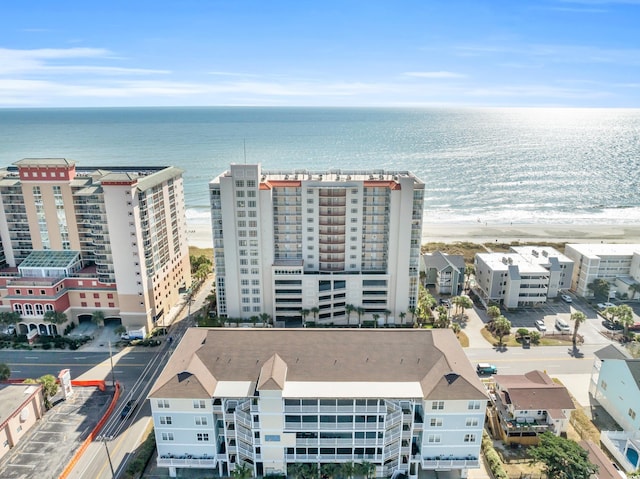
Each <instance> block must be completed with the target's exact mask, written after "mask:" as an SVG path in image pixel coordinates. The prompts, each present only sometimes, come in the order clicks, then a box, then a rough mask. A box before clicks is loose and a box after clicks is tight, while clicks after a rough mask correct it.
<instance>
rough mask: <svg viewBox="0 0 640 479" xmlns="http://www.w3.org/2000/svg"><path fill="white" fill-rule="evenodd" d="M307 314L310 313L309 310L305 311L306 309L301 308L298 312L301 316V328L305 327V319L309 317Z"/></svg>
mask: <svg viewBox="0 0 640 479" xmlns="http://www.w3.org/2000/svg"><path fill="white" fill-rule="evenodd" d="M309 313H311V310H309V309H306V308H302V309H301V310H300V315H301V316H302V326H303V327H305V326H306V325H307V318H308V317H309Z"/></svg>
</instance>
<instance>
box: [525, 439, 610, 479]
mask: <svg viewBox="0 0 640 479" xmlns="http://www.w3.org/2000/svg"><path fill="white" fill-rule="evenodd" d="M539 437H540V442H539V443H538V445H537V446H535V447H533V448H530V449H529V454H530V456H531V462H532V463H533V464H538V463H542V464H543V470H544V472H545V473H546V474H547V476H548V477H552V478H553V479H589V478H590V477H591V476H592V474H595V473H596V472H598V466H596V465H595V464H592V463H591V462H590V461H589V454H588V453H587V451H586V450H584V449H583V448H582V447H580V445H579V444H578V443H577V442H575V441H572V440H571V439H565V438H563V437H560V436H556V435H555V434H552V433H550V432H548V431H547V432H545V433H543V434H541V435H540V436H539Z"/></svg>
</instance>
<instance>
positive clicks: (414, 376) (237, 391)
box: [149, 328, 487, 479]
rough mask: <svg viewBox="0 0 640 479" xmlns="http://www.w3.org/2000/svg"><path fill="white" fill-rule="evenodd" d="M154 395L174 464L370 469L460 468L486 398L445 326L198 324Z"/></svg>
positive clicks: (265, 469) (281, 470)
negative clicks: (251, 326)
mask: <svg viewBox="0 0 640 479" xmlns="http://www.w3.org/2000/svg"><path fill="white" fill-rule="evenodd" d="M149 399H150V402H151V410H152V415H153V422H154V427H155V434H156V443H157V448H158V460H157V461H158V465H159V466H160V467H168V468H169V470H170V474H171V475H172V476H175V475H176V469H177V468H203V469H212V470H215V471H216V472H217V473H218V474H220V475H222V476H228V475H229V474H231V472H233V470H234V469H235V468H237V467H238V466H240V465H246V466H247V467H249V468H250V470H251V471H252V474H253V475H254V476H256V477H261V476H265V475H269V474H286V473H287V471H288V469H289V468H290V467H291V465H292V464H298V463H308V464H311V465H313V466H317V467H319V468H322V467H323V466H326V465H327V464H341V463H361V462H367V463H370V464H373V465H374V466H375V476H376V477H391V476H392V475H393V474H394V473H396V472H402V473H404V474H407V475H408V476H409V477H411V478H414V479H415V478H417V477H418V475H419V474H420V472H421V471H425V470H442V471H444V470H448V471H453V473H454V474H455V475H454V476H453V477H466V473H467V471H468V470H469V469H471V468H477V467H479V457H480V443H481V438H482V430H483V426H484V416H485V409H486V404H487V394H486V391H485V388H484V386H483V385H482V384H481V382H480V381H479V379H478V377H477V375H476V373H475V371H474V369H473V367H472V366H471V364H470V363H469V360H468V359H467V358H466V356H465V354H464V352H463V350H462V348H461V347H460V344H459V343H458V341H457V339H456V337H455V336H454V334H453V333H452V332H451V331H450V330H406V329H397V330H395V329H394V330H379V329H378V330H376V329H349V330H345V329H302V328H301V329H277V328H267V329H262V328H260V329H244V328H241V329H231V328H225V329H204V328H193V329H190V330H188V331H187V333H186V335H185V336H184V337H183V339H182V341H181V342H180V344H179V346H178V347H177V349H176V351H175V353H174V354H173V356H172V357H171V359H170V360H169V363H168V364H167V366H166V367H165V369H164V371H163V372H162V373H161V375H160V376H159V378H158V380H157V381H156V383H155V384H154V386H153V387H152V389H151V392H150V394H149ZM290 472H291V471H290Z"/></svg>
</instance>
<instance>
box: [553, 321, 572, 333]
mask: <svg viewBox="0 0 640 479" xmlns="http://www.w3.org/2000/svg"><path fill="white" fill-rule="evenodd" d="M556 329H557V330H558V331H562V332H569V331H571V327H570V326H569V325H568V324H567V323H566V322H565V321H564V320H562V319H560V318H558V319H556Z"/></svg>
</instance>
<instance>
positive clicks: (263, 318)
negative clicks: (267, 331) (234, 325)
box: [260, 313, 271, 328]
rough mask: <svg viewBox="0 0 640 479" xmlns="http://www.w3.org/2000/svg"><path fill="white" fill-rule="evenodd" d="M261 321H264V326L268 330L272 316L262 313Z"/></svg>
mask: <svg viewBox="0 0 640 479" xmlns="http://www.w3.org/2000/svg"><path fill="white" fill-rule="evenodd" d="M260 321H262V325H263V326H264V327H265V328H266V327H267V325H268V324H269V322H270V321H271V316H270V315H269V314H268V313H260Z"/></svg>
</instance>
